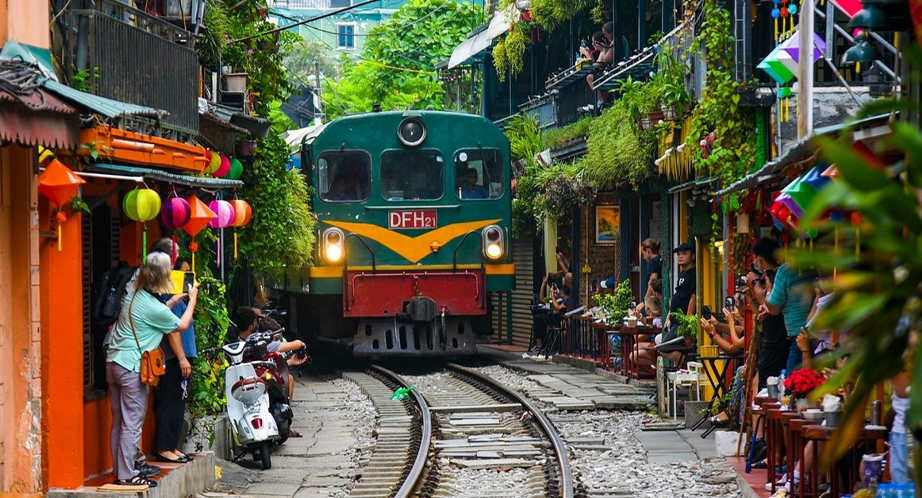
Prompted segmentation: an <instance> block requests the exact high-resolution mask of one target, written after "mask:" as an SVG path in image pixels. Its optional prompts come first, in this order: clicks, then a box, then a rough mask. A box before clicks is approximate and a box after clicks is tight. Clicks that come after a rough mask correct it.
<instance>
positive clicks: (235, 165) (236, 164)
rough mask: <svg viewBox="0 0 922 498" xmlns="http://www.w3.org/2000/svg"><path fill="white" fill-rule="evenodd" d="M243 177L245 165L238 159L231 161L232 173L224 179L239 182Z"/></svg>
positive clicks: (229, 172) (228, 173)
mask: <svg viewBox="0 0 922 498" xmlns="http://www.w3.org/2000/svg"><path fill="white" fill-rule="evenodd" d="M241 176H243V163H241V162H240V160H239V159H237V158H234V159H231V160H230V171H228V172H227V174H226V175H224V178H226V179H228V180H239V179H240V177H241Z"/></svg>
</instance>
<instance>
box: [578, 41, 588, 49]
mask: <svg viewBox="0 0 922 498" xmlns="http://www.w3.org/2000/svg"><path fill="white" fill-rule="evenodd" d="M579 46H580V47H583V48H586V40H580V42H579Z"/></svg>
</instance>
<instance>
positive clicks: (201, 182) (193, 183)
mask: <svg viewBox="0 0 922 498" xmlns="http://www.w3.org/2000/svg"><path fill="white" fill-rule="evenodd" d="M87 169H90V170H96V171H99V172H103V173H114V174H119V173H122V174H124V175H125V176H129V175H130V176H143V177H144V178H145V179H148V180H152V181H159V182H167V183H174V184H177V185H187V186H189V187H199V188H221V189H224V188H238V187H242V186H243V182H242V181H240V180H225V179H223V178H206V177H201V176H189V175H179V174H176V173H167V172H166V171H160V170H159V169H151V168H141V167H139V166H122V165H119V164H103V163H95V164H90V165H87Z"/></svg>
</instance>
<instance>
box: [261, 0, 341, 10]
mask: <svg viewBox="0 0 922 498" xmlns="http://www.w3.org/2000/svg"><path fill="white" fill-rule="evenodd" d="M269 7H271V8H277V9H329V8H330V0H270V1H269Z"/></svg>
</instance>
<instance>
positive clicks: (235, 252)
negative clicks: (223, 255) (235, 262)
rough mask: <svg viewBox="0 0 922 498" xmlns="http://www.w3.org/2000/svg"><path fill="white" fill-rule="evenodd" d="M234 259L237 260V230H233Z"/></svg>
mask: <svg viewBox="0 0 922 498" xmlns="http://www.w3.org/2000/svg"><path fill="white" fill-rule="evenodd" d="M234 259H237V229H236V228H235V229H234Z"/></svg>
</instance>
